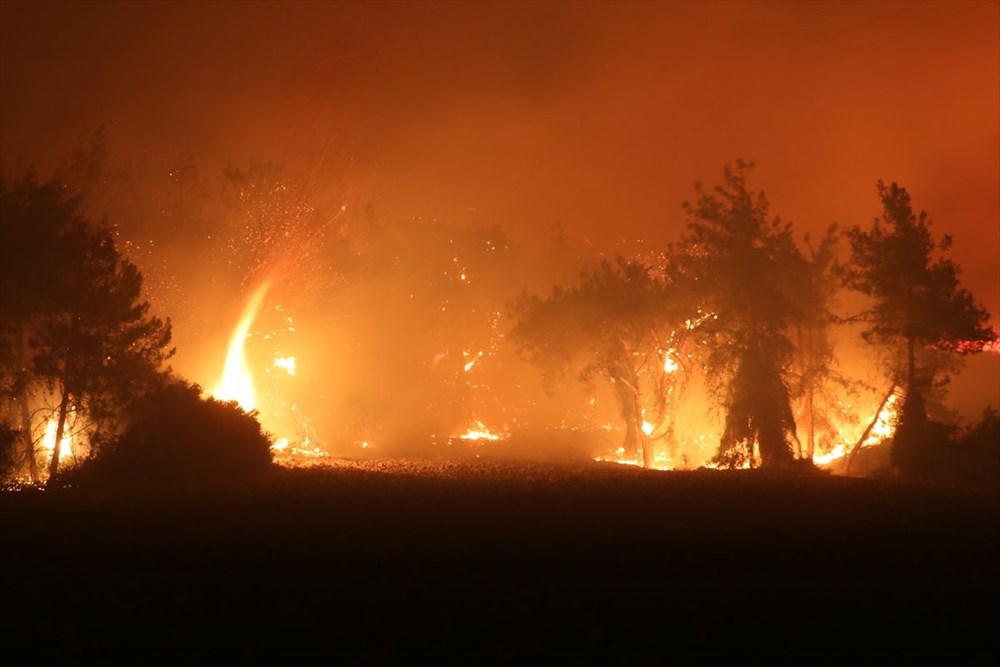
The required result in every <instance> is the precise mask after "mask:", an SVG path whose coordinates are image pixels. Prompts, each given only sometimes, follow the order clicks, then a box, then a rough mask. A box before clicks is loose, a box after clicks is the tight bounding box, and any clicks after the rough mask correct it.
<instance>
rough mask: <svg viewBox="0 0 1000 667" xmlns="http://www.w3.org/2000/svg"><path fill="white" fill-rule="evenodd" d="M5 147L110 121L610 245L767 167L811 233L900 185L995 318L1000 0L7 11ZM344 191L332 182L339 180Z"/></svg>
mask: <svg viewBox="0 0 1000 667" xmlns="http://www.w3.org/2000/svg"><path fill="white" fill-rule="evenodd" d="M0 13H2V19H3V20H2V22H0V31H2V32H0V121H2V122H0V148H2V152H3V154H4V157H5V160H6V161H7V163H8V165H10V164H14V165H18V164H24V163H29V162H30V163H35V164H39V165H41V166H42V167H43V168H45V167H46V166H47V165H51V164H52V163H53V162H55V161H56V160H57V159H58V158H59V157H60V156H62V155H65V154H66V153H67V152H69V151H70V150H72V149H73V148H74V147H76V146H77V145H79V142H80V137H81V134H85V133H89V132H90V131H92V130H93V128H94V127H96V126H97V125H99V124H102V123H103V124H105V125H106V126H107V127H108V129H109V131H110V133H111V138H112V148H113V150H114V151H116V152H117V153H118V154H120V155H126V156H130V157H132V158H133V159H140V158H145V159H146V160H149V161H151V162H152V163H154V164H156V163H158V162H157V161H163V164H167V161H169V160H172V159H176V157H177V156H178V155H181V154H185V153H191V154H196V155H203V156H208V158H210V159H217V160H219V161H220V162H224V161H236V162H241V161H245V160H246V159H247V158H249V157H259V158H264V159H278V160H282V161H286V162H289V163H301V164H305V165H308V166H309V168H310V169H313V170H314V171H315V173H317V174H320V177H321V178H322V177H325V176H326V175H328V174H336V175H337V179H336V181H337V182H338V183H343V182H348V183H352V184H355V187H356V188H357V189H359V190H361V191H363V192H362V194H363V196H364V197H366V198H370V199H372V200H374V201H375V202H376V204H377V206H378V207H379V210H380V211H381V212H382V213H384V214H386V215H393V216H405V217H410V216H425V217H439V218H446V219H461V218H462V217H463V216H469V215H474V216H475V217H477V218H478V219H482V220H485V221H487V222H491V223H499V224H503V225H507V226H509V227H512V228H514V229H515V230H522V231H525V232H528V233H530V231H531V230H534V229H537V228H539V227H547V226H548V225H550V224H552V223H554V222H557V221H560V222H562V224H563V225H564V226H565V228H566V229H567V230H568V231H569V232H570V233H571V234H572V235H574V236H576V237H577V238H590V239H593V240H594V241H595V243H597V244H598V246H599V247H604V246H607V245H609V244H611V243H613V242H615V241H616V240H618V239H620V238H624V237H637V236H641V237H644V238H648V239H653V240H670V239H673V238H676V236H677V235H678V233H679V231H680V229H681V228H682V226H683V223H684V218H683V215H682V212H681V209H680V204H681V202H682V201H683V200H684V199H685V198H688V197H690V196H691V193H692V187H691V186H692V183H693V182H694V181H696V180H702V181H705V182H708V183H712V182H715V181H716V180H718V178H719V177H720V174H721V167H722V165H723V163H725V162H727V161H732V160H734V159H736V158H740V157H743V158H750V159H756V160H757V161H758V165H759V166H758V170H757V185H759V186H760V187H762V188H763V189H765V190H766V191H767V192H768V194H769V196H770V199H771V201H772V203H773V205H774V210H775V212H777V213H780V214H781V215H782V216H783V217H784V218H787V219H791V220H793V221H794V222H796V223H797V224H798V225H799V226H800V227H801V228H802V229H813V230H820V229H822V228H824V227H825V226H826V225H827V224H828V223H829V222H831V221H839V222H841V223H843V224H854V223H867V222H869V221H870V220H871V219H872V218H873V217H874V216H876V215H877V214H878V212H879V211H878V205H877V200H876V198H875V181H876V180H877V179H880V178H881V179H885V180H896V181H898V182H900V183H901V184H903V185H905V186H906V187H907V188H909V190H910V192H911V194H912V196H913V199H914V203H915V205H916V206H917V207H918V208H923V209H926V210H927V211H928V212H929V213H930V215H931V218H932V219H933V220H935V221H936V223H937V225H938V229H939V230H941V231H947V232H952V233H954V235H955V246H954V251H953V257H954V259H956V260H957V261H958V262H959V263H960V264H961V265H962V266H963V268H964V274H963V276H964V280H965V282H966V284H967V285H968V286H969V287H970V288H971V289H972V290H973V292H974V293H975V295H976V297H977V299H978V300H979V301H980V302H982V303H983V304H984V305H985V306H986V307H987V308H988V309H989V310H990V311H991V312H992V313H993V314H994V319H993V322H994V326H995V327H996V326H997V322H998V320H997V313H998V312H1000V3H998V2H994V1H985V2H944V3H936V2H928V3H918V2H899V3H895V2H890V3H878V2H871V3H868V2H866V3H821V2H808V3H790V2H785V3H773V4H772V3H763V2H754V3H725V2H718V3H691V4H688V3H661V4H652V3H637V4H629V3H615V4H600V3H586V4H569V3H558V4H539V3H516V4H509V5H508V4H502V3H488V4H469V3H455V4H446V5H436V4H420V5H417V4H413V3H406V4H399V5H394V4H388V3H370V4H360V5H351V4H342V3H331V4H324V3H302V4H289V3H263V4H240V3H206V4H196V3H178V4H157V5H152V4H148V3H123V4H93V3H82V2H80V3H67V4H57V3H13V2H4V3H3V4H2V5H0ZM331 182H332V181H331Z"/></svg>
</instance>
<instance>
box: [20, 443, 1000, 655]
mask: <svg viewBox="0 0 1000 667" xmlns="http://www.w3.org/2000/svg"><path fill="white" fill-rule="evenodd" d="M997 501H998V496H997V494H995V493H984V492H971V491H960V490H957V489H949V488H944V487H928V486H915V485H907V484H901V483H896V482H890V481H877V480H870V479H849V478H843V477H830V476H827V475H825V474H822V473H820V474H816V475H809V476H806V475H800V476H795V477H784V478H778V477H772V476H764V475H761V474H758V473H751V472H731V473H721V472H714V471H701V472H686V473H685V472H678V473H656V472H648V473H646V472H643V471H641V470H636V469H630V468H625V467H622V466H615V465H611V464H592V465H586V464H565V465H556V464H532V463H523V462H521V463H519V462H510V461H508V462H503V461H464V462H458V461H451V462H447V461H436V462H435V461H425V462H412V461H409V462H407V461H398V462H369V463H364V464H350V465H348V464H344V465H343V467H341V468H338V469H335V470H327V471H319V470H297V471H283V472H281V473H280V474H278V475H277V476H276V477H275V478H274V479H270V480H266V481H260V482H256V483H253V484H247V485H243V486H241V487H239V488H229V489H224V488H218V489H215V490H213V491H212V492H211V493H195V494H193V493H182V492H176V493H174V494H173V495H172V496H171V497H167V496H164V495H162V494H161V495H158V496H155V495H153V494H147V495H145V496H144V497H142V498H135V497H124V496H117V497H116V496H110V495H105V496H95V495H94V494H84V493H83V492H80V491H73V490H66V491H61V492H55V493H38V492H33V493H24V492H21V493H7V494H0V535H2V540H3V542H2V543H3V547H2V548H3V556H4V562H3V565H2V572H3V579H2V594H3V606H2V608H3V615H4V616H5V618H4V619H3V622H2V625H0V639H2V641H3V642H4V652H5V654H7V655H10V654H11V653H12V652H13V653H14V654H15V655H16V654H19V653H21V654H24V655H26V656H39V655H44V654H53V653H69V654H76V655H104V654H110V653H129V654H142V655H149V654H158V653H170V654H176V653H185V654H204V653H211V654H224V655H247V656H261V655H265V654H300V653H315V652H319V653H323V654H326V655H328V656H330V657H331V658H333V659H337V660H339V661H341V662H344V661H346V662H389V661H391V662H399V661H406V662H415V661H418V660H419V659H421V658H423V657H437V658H445V657H451V658H459V659H461V658H463V657H465V658H476V659H477V660H480V661H481V658H483V657H485V658H490V659H492V660H499V661H506V662H509V660H510V659H514V658H523V657H532V656H539V655H544V656H554V655H557V654H562V655H565V656H567V657H570V658H572V659H573V661H574V662H575V663H578V662H580V660H581V659H589V660H593V661H598V662H603V663H612V664H651V663H658V662H661V661H663V660H661V659H665V660H667V661H669V659H670V658H672V657H674V656H676V655H679V654H682V653H692V652H693V653H696V654H701V655H704V656H711V655H714V654H741V655H743V656H747V655H757V656H773V657H784V656H788V655H791V654H801V653H806V654H811V655H814V656H817V657H823V656H832V655H838V654H846V655H848V656H850V657H853V658H855V659H868V658H871V657H873V656H878V655H885V656H887V657H891V658H896V659H898V658H900V657H901V656H903V655H907V654H911V655H915V656H917V657H927V656H928V655H931V654H937V655H945V656H950V657H957V656H968V655H970V654H974V655H976V656H979V657H980V658H981V659H982V661H983V662H985V661H988V660H992V659H995V658H996V657H997V656H998V654H1000V650H998V648H997V635H996V632H997V627H998V620H1000V613H998V605H1000V595H998V593H1000V549H998V544H1000V540H998V537H1000V503H998V502H997Z"/></svg>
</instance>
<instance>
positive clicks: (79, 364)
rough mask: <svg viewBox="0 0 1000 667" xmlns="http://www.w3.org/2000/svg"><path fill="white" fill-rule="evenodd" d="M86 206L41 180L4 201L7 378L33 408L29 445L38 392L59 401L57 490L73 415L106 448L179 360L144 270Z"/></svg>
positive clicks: (0, 212)
mask: <svg viewBox="0 0 1000 667" xmlns="http://www.w3.org/2000/svg"><path fill="white" fill-rule="evenodd" d="M79 206H80V201H79V198H78V197H71V196H67V195H66V193H65V192H64V189H63V188H62V186H61V185H60V184H59V183H57V182H49V183H46V184H43V185H39V184H38V183H36V182H35V181H34V179H33V178H31V177H28V178H25V179H24V180H23V181H22V182H21V183H19V184H18V185H17V186H15V187H13V188H7V187H4V188H3V192H2V196H0V219H2V225H0V247H2V248H3V251H2V252H3V256H2V259H3V263H2V267H0V270H2V272H3V281H2V284H3V288H2V289H3V294H2V296H3V303H4V307H3V310H2V311H0V334H2V338H3V340H4V344H3V348H4V350H6V351H7V352H6V353H5V354H4V359H3V360H4V366H5V370H4V373H3V377H4V378H7V379H8V382H7V385H8V387H9V388H10V389H11V391H10V392H9V395H12V396H13V397H16V398H17V400H19V401H20V402H21V404H22V406H23V409H24V416H25V417H26V418H25V419H23V420H22V424H21V429H22V431H23V432H24V433H25V435H24V438H25V439H26V440H27V441H28V442H30V441H31V437H32V436H31V432H30V431H31V419H30V412H29V411H28V409H27V405H28V402H29V396H28V390H29V387H31V386H32V385H34V386H36V387H37V386H38V385H42V386H44V387H46V388H47V389H49V390H50V391H52V392H53V393H54V394H55V396H56V400H57V403H58V406H57V407H56V409H55V416H56V419H57V428H56V433H55V441H54V448H53V455H52V460H51V462H50V464H49V484H54V483H55V480H56V477H57V474H58V469H59V455H60V448H61V446H62V440H63V435H64V433H65V431H66V428H67V418H68V417H69V416H70V414H71V413H77V414H85V415H86V416H87V417H88V418H89V420H90V422H91V423H92V425H93V428H92V429H91V433H90V435H91V440H92V442H93V443H99V442H100V440H101V437H102V435H106V429H107V428H109V427H111V424H110V421H111V419H112V418H113V417H114V416H115V414H116V413H117V411H118V410H119V409H120V407H121V406H122V405H123V404H125V403H127V402H128V401H129V400H130V399H131V398H133V397H134V396H136V395H138V394H140V393H142V391H144V390H147V389H149V388H151V387H152V386H154V385H155V384H156V383H157V382H159V381H160V380H161V371H160V369H161V367H162V365H163V363H164V362H165V361H166V359H167V358H169V356H170V355H171V354H172V350H170V349H168V345H169V342H170V324H169V322H165V321H161V320H160V319H158V318H156V317H152V316H150V315H149V312H148V311H149V304H148V303H146V302H144V301H141V300H140V297H141V287H142V276H141V274H140V273H139V271H138V269H137V268H136V267H135V265H133V264H132V263H130V262H129V261H127V260H126V259H124V258H123V257H122V256H121V255H120V254H119V253H118V251H117V249H116V247H115V243H114V238H113V236H112V234H111V232H110V231H109V230H108V229H107V228H106V227H105V226H103V225H93V224H91V223H90V222H88V221H87V220H85V219H84V218H83V217H82V216H81V215H80V213H79ZM102 428H103V429H105V432H104V433H103V434H102ZM31 454H32V457H31V458H32V459H33V458H34V457H33V452H31Z"/></svg>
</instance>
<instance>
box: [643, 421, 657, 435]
mask: <svg viewBox="0 0 1000 667" xmlns="http://www.w3.org/2000/svg"><path fill="white" fill-rule="evenodd" d="M654 428H655V427H654V426H653V425H652V424H650V423H649V422H647V421H643V422H642V432H643V433H645V434H646V435H652V434H653V429H654Z"/></svg>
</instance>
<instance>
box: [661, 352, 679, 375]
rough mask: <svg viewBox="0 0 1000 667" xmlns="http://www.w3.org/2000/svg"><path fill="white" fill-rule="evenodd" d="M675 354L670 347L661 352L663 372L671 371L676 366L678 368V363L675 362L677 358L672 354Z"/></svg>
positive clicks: (675, 368) (674, 369)
mask: <svg viewBox="0 0 1000 667" xmlns="http://www.w3.org/2000/svg"><path fill="white" fill-rule="evenodd" d="M675 354H676V352H675V351H674V348H670V349H669V350H667V351H666V352H664V353H663V372H664V373H673V372H675V371H676V370H677V369H678V368H680V365H679V364H678V363H677V358H676V357H675V356H674V355H675Z"/></svg>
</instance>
